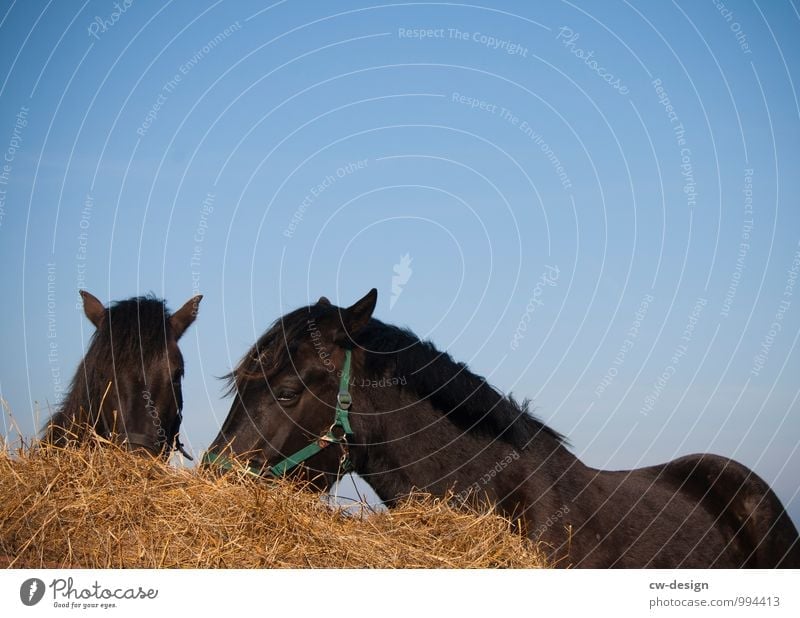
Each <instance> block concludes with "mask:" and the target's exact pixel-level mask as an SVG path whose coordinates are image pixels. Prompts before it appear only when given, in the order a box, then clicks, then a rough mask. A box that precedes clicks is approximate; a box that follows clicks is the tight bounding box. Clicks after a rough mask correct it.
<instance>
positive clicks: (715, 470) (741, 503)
mask: <svg viewBox="0 0 800 618" xmlns="http://www.w3.org/2000/svg"><path fill="white" fill-rule="evenodd" d="M661 477H662V478H666V479H670V480H671V481H672V482H673V483H676V484H677V485H678V486H679V487H680V490H681V492H682V493H686V494H689V495H690V496H691V497H692V498H693V499H695V500H696V501H697V502H698V503H699V504H700V505H701V506H702V507H703V508H705V509H706V510H707V511H708V512H709V513H710V514H711V515H712V516H713V517H714V518H715V520H716V522H717V524H718V525H719V526H721V527H723V528H725V529H726V530H727V531H728V532H729V534H730V540H729V543H730V544H731V545H732V546H733V547H732V548H733V549H734V550H736V551H735V553H736V554H738V555H740V556H742V557H743V562H742V564H739V565H738V566H740V567H744V568H798V567H800V540H799V539H798V533H797V529H796V528H795V526H794V524H793V523H792V520H791V518H790V517H789V515H788V514H787V513H786V510H785V509H784V507H783V505H782V504H781V501H780V500H779V499H778V497H777V496H776V495H775V492H773V491H772V490H771V489H770V487H769V485H767V483H765V482H764V480H763V479H761V478H760V477H759V476H758V475H757V474H756V473H755V472H753V471H752V470H750V469H749V468H747V467H746V466H743V465H742V464H740V463H738V462H736V461H734V460H732V459H728V458H726V457H720V456H719V455H709V454H696V455H687V456H685V457H681V458H679V459H675V460H673V461H670V462H669V463H666V464H664V467H663V469H662V471H661ZM716 566H723V567H725V566H729V565H723V564H719V565H716Z"/></svg>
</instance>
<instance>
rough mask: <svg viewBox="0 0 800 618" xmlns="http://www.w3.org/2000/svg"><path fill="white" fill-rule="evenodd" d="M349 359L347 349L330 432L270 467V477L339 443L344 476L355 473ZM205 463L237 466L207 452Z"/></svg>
mask: <svg viewBox="0 0 800 618" xmlns="http://www.w3.org/2000/svg"><path fill="white" fill-rule="evenodd" d="M350 356H351V351H350V350H345V351H344V367H343V368H342V377H341V379H340V380H339V392H338V394H337V395H336V416H335V417H334V419H333V424H332V425H331V426H330V427H329V428H328V431H326V432H325V433H324V434H322V435H321V436H319V437H318V438H317V439H316V440H314V441H313V442H312V443H311V444H309V445H308V446H305V447H303V448H301V449H300V450H299V451H297V452H296V453H293V454H292V455H289V456H288V457H286V458H284V459H282V460H281V461H279V462H278V463H276V464H275V465H274V466H270V467H269V468H267V470H266V471H267V472H268V473H269V474H271V475H272V476H274V477H281V476H284V475H285V474H286V473H287V472H289V471H290V470H293V469H294V468H296V467H297V466H299V465H300V464H301V463H303V462H304V461H306V460H308V459H310V458H311V457H313V456H314V455H316V454H317V453H319V452H320V451H322V450H324V449H326V448H328V447H329V446H330V445H331V444H338V445H340V446H341V447H342V458H341V461H340V470H341V471H342V472H345V473H346V472H350V471H351V470H352V468H353V464H352V462H351V461H350V457H349V451H348V447H347V436H352V435H353V428H352V427H350V418H349V415H348V410H349V409H350V405H351V404H352V402H353V400H352V398H351V397H350V391H349V390H348V387H349V386H350ZM337 427H338V428H340V429H341V430H342V435H341V436H337V435H336V434H335V433H334V429H336V428H337ZM203 463H205V464H216V465H217V466H219V467H220V468H222V469H223V470H231V469H232V468H234V464H233V463H232V462H231V461H230V460H229V459H228V458H227V457H223V456H222V455H217V454H216V453H206V454H205V455H204V456H203ZM244 469H245V471H246V472H247V473H248V474H251V475H254V476H261V472H262V471H261V469H260V468H256V467H254V466H246V467H245V468H244Z"/></svg>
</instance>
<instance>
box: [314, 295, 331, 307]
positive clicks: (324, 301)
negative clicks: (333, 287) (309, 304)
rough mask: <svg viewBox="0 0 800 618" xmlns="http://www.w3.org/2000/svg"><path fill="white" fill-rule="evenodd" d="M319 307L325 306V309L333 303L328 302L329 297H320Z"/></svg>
mask: <svg viewBox="0 0 800 618" xmlns="http://www.w3.org/2000/svg"><path fill="white" fill-rule="evenodd" d="M317 304H318V305H323V306H325V307H330V306H331V301H329V300H328V298H327V296H320V297H319V300H318V301H317Z"/></svg>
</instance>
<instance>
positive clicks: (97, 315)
mask: <svg viewBox="0 0 800 618" xmlns="http://www.w3.org/2000/svg"><path fill="white" fill-rule="evenodd" d="M80 295H81V298H83V312H84V313H85V314H86V317H87V318H89V321H90V322H91V323H92V324H94V327H95V328H100V322H102V321H103V318H104V317H105V316H106V308H105V307H103V303H101V302H100V301H99V300H97V298H95V297H94V296H92V295H91V294H89V292H87V291H86V290H80Z"/></svg>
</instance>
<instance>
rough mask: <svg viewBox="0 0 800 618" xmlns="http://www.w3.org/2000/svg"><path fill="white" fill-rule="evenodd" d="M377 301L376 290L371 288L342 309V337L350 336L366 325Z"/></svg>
mask: <svg viewBox="0 0 800 618" xmlns="http://www.w3.org/2000/svg"><path fill="white" fill-rule="evenodd" d="M377 302H378V290H376V289H375V288H372V289H371V290H370V291H369V292H367V294H366V296H364V298H362V299H361V300H359V301H356V302H355V303H354V304H353V305H351V306H349V307H348V308H347V309H345V310H343V311H342V314H341V315H342V325H343V326H344V333H343V335H344V338H348V337H352V336H353V335H355V334H357V333H358V331H360V330H361V329H362V328H364V327H365V326H366V325H367V322H369V320H370V318H371V317H372V312H373V311H375V305H376V304H377Z"/></svg>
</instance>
